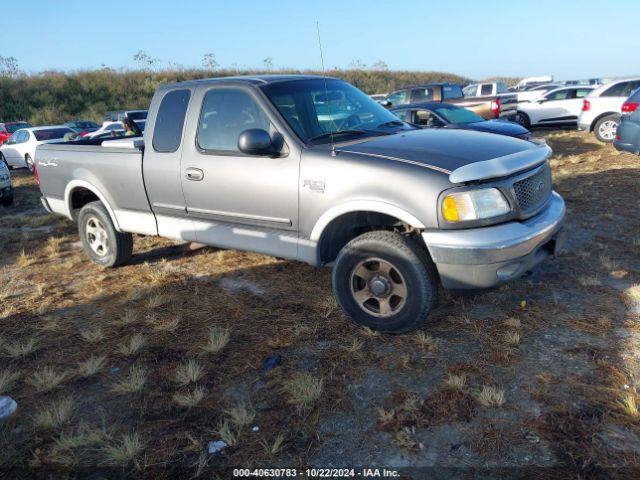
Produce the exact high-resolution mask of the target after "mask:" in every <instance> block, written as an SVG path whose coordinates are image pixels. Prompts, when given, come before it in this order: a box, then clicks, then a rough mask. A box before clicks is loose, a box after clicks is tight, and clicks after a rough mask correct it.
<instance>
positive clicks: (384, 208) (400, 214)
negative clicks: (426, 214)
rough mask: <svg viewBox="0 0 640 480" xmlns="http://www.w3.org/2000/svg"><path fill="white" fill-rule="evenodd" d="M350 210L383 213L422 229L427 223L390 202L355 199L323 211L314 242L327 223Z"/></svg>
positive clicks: (314, 234)
mask: <svg viewBox="0 0 640 480" xmlns="http://www.w3.org/2000/svg"><path fill="white" fill-rule="evenodd" d="M350 212H374V213H383V214H385V215H390V216H392V217H395V218H397V219H399V220H402V221H403V222H405V223H407V224H408V225H411V226H412V227H415V228H418V229H421V230H422V229H424V228H425V225H424V224H423V223H422V222H421V221H420V220H418V219H417V218H416V217H415V216H414V215H412V214H411V213H409V212H407V211H406V210H403V209H402V208H400V207H397V206H395V205H392V204H390V203H385V202H380V201H377V200H354V201H349V202H345V203H341V204H339V205H336V206H335V207H332V208H330V209H329V210H327V211H326V212H325V213H323V214H322V215H321V216H320V218H319V219H318V221H317V222H316V223H315V225H314V227H313V230H312V231H311V235H310V238H309V239H310V240H311V241H313V242H318V241H319V240H320V238H321V237H322V232H324V230H325V228H326V227H327V225H329V224H330V223H331V222H332V221H333V220H335V219H336V218H338V217H340V216H342V215H344V214H345V213H350Z"/></svg>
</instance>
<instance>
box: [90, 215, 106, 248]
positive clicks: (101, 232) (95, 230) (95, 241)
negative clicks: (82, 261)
mask: <svg viewBox="0 0 640 480" xmlns="http://www.w3.org/2000/svg"><path fill="white" fill-rule="evenodd" d="M85 236H86V238H87V242H88V243H89V247H90V248H91V250H92V251H93V252H94V253H95V254H96V255H99V256H101V257H104V256H105V255H107V254H108V253H109V236H108V234H107V230H106V229H105V228H104V226H103V225H102V222H101V221H100V220H99V219H98V218H96V217H89V218H88V219H87V223H86V229H85Z"/></svg>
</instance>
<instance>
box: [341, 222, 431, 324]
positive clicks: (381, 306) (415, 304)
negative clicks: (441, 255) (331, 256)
mask: <svg viewBox="0 0 640 480" xmlns="http://www.w3.org/2000/svg"><path fill="white" fill-rule="evenodd" d="M332 280H333V291H334V295H335V296H336V299H337V301H338V303H339V304H340V306H341V307H342V309H343V310H344V311H345V313H346V314H347V315H349V316H350V317H351V318H352V319H353V320H354V321H355V322H356V323H359V324H360V325H364V326H366V327H369V328H371V329H374V330H380V331H383V332H390V333H402V332H407V331H409V330H413V329H415V328H418V327H419V326H420V325H421V324H422V323H423V321H424V320H425V319H426V318H427V316H428V315H429V313H430V312H431V309H432V308H433V307H434V305H435V301H436V299H437V285H436V274H435V268H434V266H433V263H432V262H431V261H430V260H429V258H428V256H427V255H426V252H425V251H424V249H423V248H421V247H420V246H419V245H418V244H417V243H416V242H415V241H414V240H412V239H410V238H408V237H405V236H402V235H400V234H398V233H394V232H387V231H376V232H369V233H365V234H363V235H360V236H359V237H356V238H355V239H353V240H352V241H351V242H349V243H348V244H347V245H346V246H345V247H344V248H343V249H342V250H341V251H340V253H339V254H338V258H337V259H336V263H335V266H334V268H333V274H332Z"/></svg>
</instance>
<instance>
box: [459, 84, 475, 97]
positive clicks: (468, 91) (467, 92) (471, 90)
mask: <svg viewBox="0 0 640 480" xmlns="http://www.w3.org/2000/svg"><path fill="white" fill-rule="evenodd" d="M462 93H463V94H464V96H465V97H475V96H477V95H478V85H469V86H467V87H464V88H463V89H462Z"/></svg>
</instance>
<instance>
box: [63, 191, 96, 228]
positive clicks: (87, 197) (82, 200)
mask: <svg viewBox="0 0 640 480" xmlns="http://www.w3.org/2000/svg"><path fill="white" fill-rule="evenodd" d="M95 201H100V199H99V198H98V196H97V195H96V194H95V193H93V192H92V191H91V190H89V189H88V188H83V187H79V188H76V189H74V190H73V191H72V192H71V196H70V203H71V204H70V205H69V210H70V212H71V216H72V217H73V219H74V220H75V219H76V217H77V216H78V212H80V209H81V208H82V207H84V206H85V205H86V204H87V203H90V202H95Z"/></svg>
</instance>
